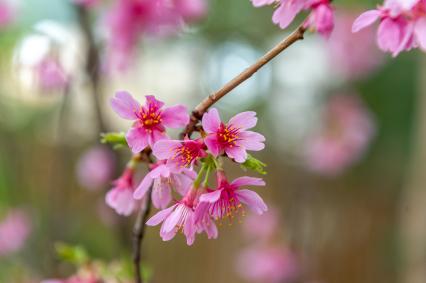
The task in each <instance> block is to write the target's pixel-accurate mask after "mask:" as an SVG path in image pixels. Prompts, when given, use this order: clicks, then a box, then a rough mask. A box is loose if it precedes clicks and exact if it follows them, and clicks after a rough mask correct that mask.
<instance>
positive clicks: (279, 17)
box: [272, 1, 303, 29]
mask: <svg viewBox="0 0 426 283" xmlns="http://www.w3.org/2000/svg"><path fill="white" fill-rule="evenodd" d="M297 2H298V3H299V2H301V1H297ZM302 2H303V1H302ZM288 3H290V1H287V2H286V3H284V4H281V5H280V6H279V7H278V8H277V9H276V10H275V12H274V14H273V15H272V22H273V23H274V24H277V25H279V27H280V28H282V29H285V28H286V27H288V25H289V24H290V23H291V22H292V21H293V20H294V18H295V17H296V15H297V14H298V13H299V12H300V11H301V10H302V8H303V4H302V5H301V4H296V5H292V4H288Z"/></svg>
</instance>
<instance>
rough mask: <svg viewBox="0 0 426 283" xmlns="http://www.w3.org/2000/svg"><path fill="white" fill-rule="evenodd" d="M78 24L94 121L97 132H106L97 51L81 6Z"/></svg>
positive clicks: (78, 12)
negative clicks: (84, 45)
mask: <svg viewBox="0 0 426 283" xmlns="http://www.w3.org/2000/svg"><path fill="white" fill-rule="evenodd" d="M75 8H76V10H77V16H78V24H79V26H80V29H81V31H82V33H83V36H84V38H85V40H86V44H87V53H86V66H85V69H86V75H87V77H88V79H89V83H90V88H91V90H92V98H93V106H94V108H95V114H96V119H97V121H98V130H99V132H106V126H105V122H104V120H103V115H102V109H101V101H100V90H99V88H100V62H99V49H98V47H97V45H96V42H95V36H94V34H93V31H92V28H91V25H90V17H89V13H88V11H87V9H86V8H85V7H84V6H83V5H76V7H75Z"/></svg>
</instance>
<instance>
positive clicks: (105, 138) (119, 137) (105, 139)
mask: <svg viewBox="0 0 426 283" xmlns="http://www.w3.org/2000/svg"><path fill="white" fill-rule="evenodd" d="M101 143H104V144H111V145H113V148H114V149H118V148H120V147H123V146H128V145H127V141H126V134H125V133H123V132H120V133H113V132H109V133H102V134H101Z"/></svg>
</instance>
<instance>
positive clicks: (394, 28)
mask: <svg viewBox="0 0 426 283" xmlns="http://www.w3.org/2000/svg"><path fill="white" fill-rule="evenodd" d="M376 20H380V24H379V29H378V31H377V44H378V46H379V48H380V49H381V50H383V51H385V52H389V53H391V54H392V56H394V57H395V56H397V55H398V54H399V53H400V52H402V51H409V50H411V49H412V48H417V47H420V48H421V49H422V50H423V51H426V1H424V0H415V1H403V0H386V1H385V2H384V4H383V6H379V7H378V8H377V9H375V10H369V11H366V12H364V13H363V14H361V15H360V16H359V17H358V18H357V19H356V20H355V22H354V24H353V26H352V31H353V32H358V31H360V30H362V29H364V28H365V27H367V26H369V25H371V24H373V23H374V22H375V21H376Z"/></svg>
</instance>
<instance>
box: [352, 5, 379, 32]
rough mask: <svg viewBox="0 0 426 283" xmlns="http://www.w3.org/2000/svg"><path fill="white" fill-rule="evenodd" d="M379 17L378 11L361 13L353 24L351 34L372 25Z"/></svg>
mask: <svg viewBox="0 0 426 283" xmlns="http://www.w3.org/2000/svg"><path fill="white" fill-rule="evenodd" d="M379 16H380V11H378V10H370V11H367V12H364V13H362V14H361V15H360V16H359V17H358V18H357V19H356V20H355V22H354V23H353V25H352V32H358V31H360V30H362V29H363V28H365V27H367V26H369V25H371V24H372V23H374V22H375V21H376V20H377V19H378V18H379Z"/></svg>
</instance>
